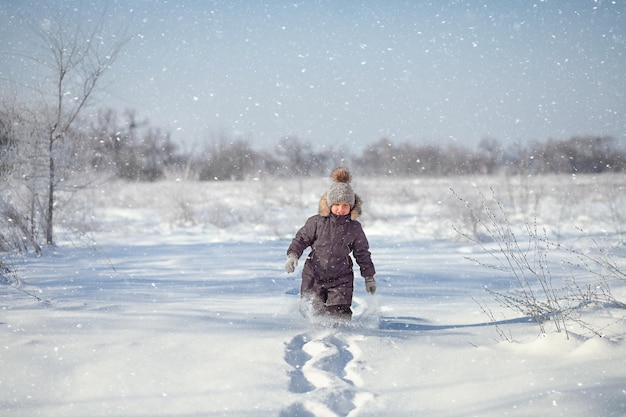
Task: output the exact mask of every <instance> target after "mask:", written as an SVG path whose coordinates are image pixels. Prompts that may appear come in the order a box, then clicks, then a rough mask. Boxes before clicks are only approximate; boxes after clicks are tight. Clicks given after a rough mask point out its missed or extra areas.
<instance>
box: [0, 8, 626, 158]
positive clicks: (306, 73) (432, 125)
mask: <svg viewBox="0 0 626 417" xmlns="http://www.w3.org/2000/svg"><path fill="white" fill-rule="evenodd" d="M38 3H41V4H50V2H33V1H8V2H3V3H2V5H0V36H2V37H3V38H4V39H5V42H3V43H4V45H5V46H4V47H3V46H0V50H2V49H4V51H1V52H2V56H1V58H0V85H4V86H7V85H9V84H10V85H14V84H13V83H12V82H11V83H8V80H11V81H13V80H19V79H23V78H22V77H26V76H28V74H32V73H33V72H35V69H34V68H32V64H29V63H26V62H25V61H23V60H22V59H20V58H19V56H17V55H15V53H14V52H15V51H29V50H31V49H30V48H31V47H30V46H29V42H31V40H32V35H31V34H29V29H28V27H27V25H25V24H24V22H26V21H28V19H30V18H35V19H41V17H42V11H41V9H40V8H39V7H37V5H38ZM59 3H61V4H63V5H64V6H67V5H80V8H81V10H83V15H82V16H85V15H89V14H91V13H94V14H98V13H100V10H102V9H103V7H104V4H108V13H109V15H110V16H111V22H112V24H113V25H115V24H122V23H128V24H129V25H130V28H131V32H132V33H133V35H134V36H133V40H132V41H131V42H130V44H128V46H127V47H126V48H125V50H124V54H123V55H122V56H121V57H120V58H119V59H118V61H117V62H116V63H115V65H114V67H113V68H111V70H110V72H109V73H108V74H107V78H106V81H107V83H109V82H110V85H109V86H108V87H107V90H106V94H101V95H100V96H99V99H100V102H101V103H102V104H103V105H107V106H110V107H114V108H116V109H120V110H123V109H125V108H132V109H135V110H137V112H138V115H139V116H140V117H141V118H147V119H149V121H150V122H151V123H152V124H153V125H156V126H160V127H162V128H163V129H166V130H169V131H170V132H171V133H172V137H173V138H174V139H175V140H177V141H181V142H185V143H188V144H198V143H203V142H206V141H207V140H211V138H215V137H219V136H224V137H227V138H228V137H231V138H234V137H242V138H245V139H247V140H249V141H250V142H251V143H252V144H253V145H254V146H257V147H266V146H272V145H273V144H274V143H275V142H276V141H277V140H279V139H280V138H282V137H285V136H296V137H298V138H300V139H302V140H304V141H307V142H310V143H312V144H314V145H324V146H335V145H340V146H346V147H354V148H361V147H363V146H364V145H365V144H368V143H372V142H375V141H377V140H379V139H381V138H383V137H387V138H390V139H391V140H393V141H397V142H405V141H411V142H414V143H424V142H430V143H432V142H435V143H441V142H447V141H454V142H457V143H460V144H467V145H469V146H473V145H475V144H476V143H478V141H480V139H482V138H485V137H489V138H495V139H499V140H501V141H502V142H505V143H506V142H510V141H518V140H520V141H525V140H531V139H533V140H535V139H536V140H545V139H548V138H557V139H566V138H569V137H571V136H573V135H586V134H592V135H611V136H614V137H616V138H618V139H620V140H621V141H626V98H625V97H624V94H625V92H626V77H625V76H624V74H626V2H625V1H623V0H615V1H604V0H598V1H593V0H574V1H565V0H563V1H551V0H545V1H541V0H535V1H522V0H518V1H506V2H505V1H500V0H491V1H474V0H466V1H448V2H445V1H395V0H388V1H326V0H320V1H300V2H299V1H295V0H292V1H289V2H287V1H269V0H267V1H164V0H156V1H147V0H143V1H142V0H130V1H109V2H103V1H80V2H77V1H64V2H63V1H61V2H59ZM70 13H71V12H70ZM5 91H8V90H6V89H5Z"/></svg>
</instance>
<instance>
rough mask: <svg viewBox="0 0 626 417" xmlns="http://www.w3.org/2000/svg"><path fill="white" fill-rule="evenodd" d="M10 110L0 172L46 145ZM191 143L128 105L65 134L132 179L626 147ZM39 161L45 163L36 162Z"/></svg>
mask: <svg viewBox="0 0 626 417" xmlns="http://www.w3.org/2000/svg"><path fill="white" fill-rule="evenodd" d="M15 126H16V122H15V120H14V117H13V118H11V117H10V115H9V114H6V113H0V175H5V176H6V175H7V174H9V175H10V174H13V175H10V176H13V177H14V178H15V174H16V173H17V174H19V175H18V177H19V176H20V175H21V176H24V175H36V174H35V173H36V171H37V170H38V169H40V168H38V166H37V165H36V164H37V163H38V162H37V161H39V160H40V159H41V158H40V155H38V153H40V152H45V151H46V149H45V148H44V147H42V146H41V144H40V143H39V141H38V139H37V135H33V132H36V131H37V129H36V128H34V127H33V128H31V129H25V128H24V126H22V127H21V128H20V129H16V128H15ZM210 142H211V143H209V144H206V145H203V146H202V147H201V148H200V149H196V150H194V151H189V150H187V151H182V150H181V149H180V148H179V147H178V146H176V145H175V144H174V143H173V142H172V140H171V139H170V137H169V135H168V134H167V133H165V132H163V131H161V130H160V129H158V128H155V127H153V126H151V125H150V124H149V123H147V122H139V121H138V120H137V118H136V116H135V114H134V112H132V111H128V112H126V113H124V114H123V115H121V116H120V115H119V114H117V113H115V112H114V111H112V110H106V111H102V112H100V113H99V115H98V117H97V119H96V120H95V121H93V122H91V123H89V124H83V125H82V126H81V127H80V128H78V129H75V130H73V131H72V132H70V133H69V134H68V135H67V136H66V137H65V138H64V141H63V149H60V150H57V152H65V153H66V154H67V157H66V158H60V159H59V160H61V161H63V160H65V161H66V162H67V164H66V165H67V166H68V168H69V169H66V170H65V171H64V172H65V173H66V174H65V175H71V173H83V172H85V171H90V172H103V173H107V174H109V175H112V176H115V177H118V178H121V179H125V180H133V181H156V180H159V179H162V178H165V177H166V176H167V174H169V173H175V174H176V175H179V176H180V175H182V176H184V177H185V178H188V179H197V180H201V181H215V180H244V179H251V178H279V177H291V176H310V175H326V174H328V172H330V171H331V170H332V168H333V167H335V166H338V165H343V166H347V167H349V168H350V169H352V170H353V171H354V172H355V173H358V174H359V175H368V176H396V175H397V176H404V177H411V176H450V175H470V174H487V175H489V174H495V173H501V172H503V171H505V172H508V173H529V174H549V173H579V174H582V173H602V172H622V171H624V170H625V167H626V149H624V147H621V146H619V145H620V144H619V143H618V141H617V140H616V139H615V138H613V137H608V136H580V137H571V138H567V139H551V140H546V141H543V142H528V143H526V142H522V141H520V142H516V143H513V144H509V143H506V144H505V143H502V142H501V141H499V140H497V139H483V140H482V141H481V142H480V143H479V144H478V146H476V147H474V148H470V147H466V146H461V145H451V144H448V145H432V144H428V145H426V144H416V143H410V142H402V143H396V142H393V141H391V140H388V139H380V140H379V141H377V142H375V143H373V144H371V145H369V146H367V147H365V148H364V149H363V150H362V151H360V153H355V152H352V151H350V150H347V149H344V148H339V147H338V148H327V149H323V150H315V149H314V147H313V146H312V144H311V143H307V142H304V141H302V140H300V139H298V138H295V137H286V138H283V139H281V140H279V141H278V143H277V144H276V145H275V146H274V147H273V148H272V149H262V150H259V149H255V147H254V146H253V144H252V143H251V142H250V141H248V140H245V139H238V138H234V139H233V138H228V137H225V136H224V137H220V138H215V139H213V140H211V141H210ZM41 169H45V167H41Z"/></svg>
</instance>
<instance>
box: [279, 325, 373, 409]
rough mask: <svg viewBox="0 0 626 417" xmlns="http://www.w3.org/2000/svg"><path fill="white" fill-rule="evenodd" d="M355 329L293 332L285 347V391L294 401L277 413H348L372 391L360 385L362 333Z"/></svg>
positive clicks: (368, 397) (364, 402)
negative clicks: (286, 372)
mask: <svg viewBox="0 0 626 417" xmlns="http://www.w3.org/2000/svg"><path fill="white" fill-rule="evenodd" d="M354 330H355V329H351V328H350V327H347V328H341V327H339V328H330V329H321V330H317V331H312V332H307V333H303V334H299V335H297V336H295V337H294V338H293V339H291V341H289V342H288V343H287V344H286V347H285V361H286V362H287V363H288V364H289V365H290V366H291V367H292V368H293V369H292V370H291V371H290V373H289V377H290V378H289V391H290V392H292V393H294V394H298V395H299V398H298V400H297V401H296V402H294V403H293V404H291V405H290V406H289V407H287V408H286V409H284V410H283V411H282V412H281V413H280V417H352V416H356V415H357V413H359V411H362V408H363V407H364V406H365V405H366V404H367V403H368V402H370V401H372V400H373V399H374V395H373V394H372V393H370V392H368V391H367V390H365V389H364V387H363V381H362V379H361V378H360V376H359V374H360V371H361V370H362V369H363V362H362V361H361V360H360V356H361V350H360V349H359V347H358V342H359V341H360V340H364V339H365V338H364V336H363V335H360V334H355V333H354Z"/></svg>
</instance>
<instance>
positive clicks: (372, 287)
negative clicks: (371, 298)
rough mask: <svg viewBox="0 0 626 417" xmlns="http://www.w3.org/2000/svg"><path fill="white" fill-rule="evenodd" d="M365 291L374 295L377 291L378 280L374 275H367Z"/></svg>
mask: <svg viewBox="0 0 626 417" xmlns="http://www.w3.org/2000/svg"><path fill="white" fill-rule="evenodd" d="M365 291H367V292H368V293H370V294H372V295H373V294H374V293H375V292H376V280H375V279H374V277H365Z"/></svg>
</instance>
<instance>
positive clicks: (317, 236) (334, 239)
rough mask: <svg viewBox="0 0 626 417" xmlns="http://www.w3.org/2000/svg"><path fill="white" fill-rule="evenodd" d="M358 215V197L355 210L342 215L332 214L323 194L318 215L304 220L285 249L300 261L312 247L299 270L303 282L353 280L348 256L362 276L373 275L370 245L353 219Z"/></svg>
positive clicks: (333, 282) (335, 282) (359, 205)
mask: <svg viewBox="0 0 626 417" xmlns="http://www.w3.org/2000/svg"><path fill="white" fill-rule="evenodd" d="M360 214H361V199H360V198H359V197H358V196H356V202H355V205H354V207H353V208H352V210H351V211H350V213H349V214H347V215H345V216H336V215H334V214H332V213H331V211H330V207H329V206H328V203H327V202H326V195H324V196H323V197H322V199H321V200H320V204H319V212H318V214H317V215H315V216H312V217H310V218H309V219H308V220H307V221H306V223H305V225H304V226H303V227H302V228H301V229H300V230H299V231H298V233H296V236H295V237H294V238H293V240H292V241H291V245H289V248H288V249H287V255H289V254H291V253H293V254H295V255H296V256H297V257H298V258H300V256H302V253H303V252H304V250H305V249H306V248H307V247H311V248H312V250H311V253H310V254H309V256H308V257H307V260H306V263H305V265H304V269H303V271H302V278H303V280H305V279H312V280H315V281H318V282H322V283H324V282H327V283H329V285H331V286H332V285H336V284H341V283H344V282H348V281H352V280H353V279H354V273H353V271H352V258H351V257H350V253H352V254H353V256H354V258H355V259H356V262H357V264H358V265H359V267H360V268H361V276H363V277H369V276H374V274H375V273H376V271H375V269H374V264H373V263H372V260H371V254H370V251H369V243H368V241H367V238H366V236H365V233H364V232H363V228H362V227H361V223H359V222H358V221H357V220H356V219H357V218H358V217H359V215H360Z"/></svg>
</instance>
